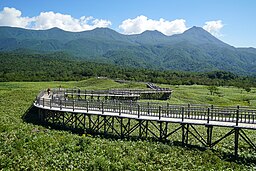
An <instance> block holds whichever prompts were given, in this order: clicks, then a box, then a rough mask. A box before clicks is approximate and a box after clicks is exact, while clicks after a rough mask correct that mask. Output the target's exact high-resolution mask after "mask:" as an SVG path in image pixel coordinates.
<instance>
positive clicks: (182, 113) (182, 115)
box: [181, 106, 184, 122]
mask: <svg viewBox="0 0 256 171" xmlns="http://www.w3.org/2000/svg"><path fill="white" fill-rule="evenodd" d="M181 121H182V122H183V121H184V106H183V107H182V108H181Z"/></svg>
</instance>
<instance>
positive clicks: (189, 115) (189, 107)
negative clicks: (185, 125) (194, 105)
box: [188, 104, 190, 118]
mask: <svg viewBox="0 0 256 171" xmlns="http://www.w3.org/2000/svg"><path fill="white" fill-rule="evenodd" d="M188 118H190V104H188Z"/></svg>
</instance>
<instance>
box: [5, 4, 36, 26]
mask: <svg viewBox="0 0 256 171" xmlns="http://www.w3.org/2000/svg"><path fill="white" fill-rule="evenodd" d="M32 20H33V19H32V18H29V17H22V16H21V11H19V10H16V9H15V8H8V7H4V9H3V10H2V11H0V26H12V27H22V28H25V27H26V26H27V25H28V24H29V23H30V22H31V21H32Z"/></svg>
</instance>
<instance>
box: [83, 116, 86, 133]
mask: <svg viewBox="0 0 256 171" xmlns="http://www.w3.org/2000/svg"><path fill="white" fill-rule="evenodd" d="M83 115H84V123H83V124H84V125H83V127H84V131H86V114H85V113H84V114H83Z"/></svg>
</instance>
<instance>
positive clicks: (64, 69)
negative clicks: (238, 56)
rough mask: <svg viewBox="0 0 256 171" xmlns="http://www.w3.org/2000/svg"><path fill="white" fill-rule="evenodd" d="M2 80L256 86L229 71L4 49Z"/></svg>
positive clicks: (0, 69) (252, 79)
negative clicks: (165, 68) (169, 67)
mask: <svg viewBox="0 0 256 171" xmlns="http://www.w3.org/2000/svg"><path fill="white" fill-rule="evenodd" d="M0 61H1V62H0V81H54V80H61V81H69V80H81V79H84V78H86V77H108V78H112V79H117V80H131V81H143V82H154V83H166V84H173V85H177V84H178V85H181V84H183V85H192V84H202V85H234V86H237V87H253V86H256V78H255V77H243V76H238V75H235V74H232V73H230V72H225V71H214V72H208V73H193V72H180V71H160V70H150V69H138V68H137V69H136V68H132V67H120V66H116V65H112V64H106V63H95V62H88V61H84V60H78V59H76V60H74V59H73V58H70V57H69V56H68V54H65V53H51V54H28V53H0Z"/></svg>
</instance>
